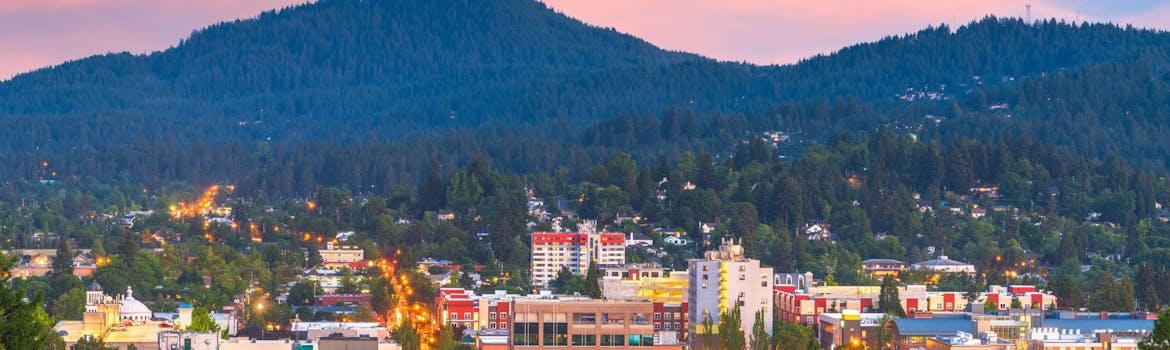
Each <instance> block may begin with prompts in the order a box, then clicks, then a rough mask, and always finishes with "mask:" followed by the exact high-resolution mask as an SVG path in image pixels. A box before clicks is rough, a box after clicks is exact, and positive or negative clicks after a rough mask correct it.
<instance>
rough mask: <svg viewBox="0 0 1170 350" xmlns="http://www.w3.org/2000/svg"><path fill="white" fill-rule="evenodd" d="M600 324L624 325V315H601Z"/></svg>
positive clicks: (612, 313)
mask: <svg viewBox="0 0 1170 350" xmlns="http://www.w3.org/2000/svg"><path fill="white" fill-rule="evenodd" d="M601 324H603V325H607V324H611V325H612V324H626V314H624V313H620V312H603V313H601Z"/></svg>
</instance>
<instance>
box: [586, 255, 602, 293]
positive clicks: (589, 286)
mask: <svg viewBox="0 0 1170 350" xmlns="http://www.w3.org/2000/svg"><path fill="white" fill-rule="evenodd" d="M600 280H601V276H600V272H599V271H598V269H597V262H596V261H592V262H590V263H589V271H588V273H586V274H585V293H584V294H585V295H588V296H590V297H592V298H594V299H600V298H601V282H600Z"/></svg>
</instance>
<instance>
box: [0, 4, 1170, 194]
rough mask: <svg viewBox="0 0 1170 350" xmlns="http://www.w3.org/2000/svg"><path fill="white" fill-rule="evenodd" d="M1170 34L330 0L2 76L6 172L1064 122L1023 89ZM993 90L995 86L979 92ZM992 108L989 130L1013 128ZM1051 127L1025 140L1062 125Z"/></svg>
mask: <svg viewBox="0 0 1170 350" xmlns="http://www.w3.org/2000/svg"><path fill="white" fill-rule="evenodd" d="M760 44H761V45H772V44H776V45H778V44H780V43H760ZM1167 50H1170V35H1167V34H1164V33H1160V32H1154V31H1148V30H1137V29H1133V28H1120V27H1116V26H1112V25H1102V24H1080V25H1074V24H1068V23H1063V22H1056V21H1041V22H1036V23H1033V24H1026V23H1024V22H1023V21H1021V20H1018V19H1000V18H992V17H989V18H986V19H984V20H981V21H978V22H973V23H971V24H968V25H965V26H962V27H960V28H957V29H953V28H949V27H946V26H940V27H937V28H927V29H924V30H922V31H920V32H918V33H914V34H908V35H904V36H897V37H889V38H886V39H883V40H880V41H878V42H874V43H865V44H858V45H855V46H851V47H848V48H844V49H842V50H840V51H838V52H836V53H834V54H831V55H826V56H819V57H814V58H810V59H807V60H804V61H802V62H800V63H798V64H794V65H788V66H767V67H763V66H754V65H748V64H740V63H730V62H716V61H713V60H709V59H705V58H702V57H699V56H696V55H692V54H687V53H677V52H666V51H663V50H660V49H658V48H655V47H654V46H652V45H650V44H648V43H646V42H644V41H641V40H639V39H637V38H634V37H631V36H628V35H624V34H621V33H618V32H615V31H613V30H611V29H604V28H597V27H592V26H589V25H586V24H583V23H581V22H579V21H576V20H574V19H571V18H568V17H566V16H563V15H561V14H558V13H556V12H554V11H552V10H550V9H548V8H546V7H544V6H543V5H542V4H539V3H536V2H530V1H523V0H509V1H491V2H476V1H462V0H450V1H434V2H402V1H356V0H325V1H319V2H315V3H313V4H307V5H302V6H297V7H292V8H288V9H283V10H280V11H272V12H267V13H264V14H262V15H260V16H259V17H257V18H255V19H249V20H240V21H235V22H230V23H223V24H218V25H214V26H212V27H209V28H206V29H203V30H199V31H196V32H195V33H193V34H192V36H191V37H190V38H189V39H187V40H184V41H183V42H182V43H181V44H179V45H177V46H176V47H173V48H170V49H167V50H165V51H160V52H156V53H152V54H149V55H130V54H125V53H122V54H110V55H104V56H97V57H92V58H88V59H84V60H79V61H75V62H69V63H66V64H63V65H61V66H57V67H52V68H46V69H42V70H39V71H36V72H32V73H29V74H24V75H20V76H17V77H15V78H13V79H11V80H9V81H6V82H3V83H0V118H3V119H4V120H5V121H6V123H5V127H4V128H0V140H2V141H0V150H3V151H5V152H6V153H7V154H8V155H7V156H8V157H10V158H13V159H29V160H32V162H31V163H27V164H23V165H19V166H15V167H13V168H12V169H14V170H17V171H15V172H11V171H6V172H3V173H0V177H3V178H10V179H32V178H33V176H31V175H30V174H31V172H33V171H34V170H33V169H34V168H36V167H37V166H38V165H39V163H41V160H42V159H40V158H45V157H52V158H55V159H58V160H60V161H58V162H56V164H64V163H69V164H72V165H71V166H79V165H78V164H77V163H85V162H97V160H96V159H93V158H92V157H91V156H89V155H93V154H100V153H107V152H115V153H117V152H121V151H122V150H129V149H139V150H140V151H142V152H145V153H141V154H140V155H141V156H142V157H146V158H152V157H159V156H161V155H163V154H174V152H175V151H177V150H181V149H183V148H187V147H194V148H200V147H209V148H216V149H222V148H232V147H239V148H242V149H243V150H247V151H249V152H256V153H263V152H264V151H265V150H270V149H295V148H298V147H303V145H304V144H302V142H304V141H309V142H321V143H324V144H330V143H332V142H336V143H337V144H338V145H339V146H341V147H350V146H353V147H359V148H360V147H366V146H367V145H370V144H371V142H375V141H376V142H377V143H381V144H388V145H402V144H403V143H404V142H408V143H411V144H412V145H419V144H422V145H426V146H428V147H438V145H439V144H442V143H444V142H446V141H444V140H449V139H450V138H452V137H458V138H474V139H480V138H493V137H497V136H499V135H500V134H501V133H505V134H508V136H511V137H526V138H541V139H542V138H550V137H556V138H570V139H575V138H578V137H579V136H580V134H578V132H579V131H580V130H583V129H585V128H587V127H589V126H591V125H594V124H595V123H596V122H598V121H603V120H608V119H613V118H620V116H621V115H657V114H659V113H660V112H662V111H664V110H667V109H670V108H674V107H678V108H683V109H684V110H689V111H693V112H694V113H696V115H697V116H698V118H699V119H701V120H704V122H706V121H705V120H706V119H707V118H708V117H710V116H716V115H735V114H743V115H747V116H748V117H747V118H756V119H768V120H776V121H777V122H775V123H773V124H778V126H780V127H782V128H785V129H789V130H800V131H802V132H806V133H811V134H816V135H817V137H822V138H829V137H832V136H834V135H836V134H838V133H846V132H855V131H870V130H873V128H874V127H876V126H878V125H883V124H893V123H903V124H917V123H918V122H920V121H921V120H922V117H923V116H924V115H925V114H933V115H939V116H942V117H946V118H950V119H959V118H957V117H959V116H980V115H984V114H989V113H983V112H986V108H983V107H986V106H985V105H987V104H995V103H997V102H999V100H1003V99H1004V98H1000V97H1002V96H1005V95H1012V96H1010V98H1007V99H1008V101H1005V102H1008V103H1009V108H1013V109H1014V108H1017V107H1018V108H1031V111H1033V113H1031V114H1032V115H1037V114H1039V115H1041V117H1043V118H1046V119H1047V120H1052V121H1054V122H1055V123H1065V122H1066V121H1065V120H1066V119H1067V118H1071V117H1074V116H1075V113H1071V112H1070V113H1064V114H1062V113H1059V111H1048V110H1039V109H1035V108H1033V107H1037V106H1032V105H1030V104H1027V103H1024V104H1020V103H1018V100H1019V96H1021V95H1024V94H1019V93H1015V92H1014V91H1015V90H1014V89H1019V88H1023V87H1024V85H1022V84H1021V83H1020V82H1021V81H1030V82H1031V84H1046V83H1045V82H1046V81H1049V80H1046V79H1044V78H1042V77H1045V76H1051V75H1053V74H1060V75H1066V76H1076V75H1078V74H1081V72H1080V71H1081V70H1082V69H1085V67H1095V68H1090V70H1091V69H1098V70H1099V69H1101V68H1099V67H1102V65H1105V66H1107V65H1109V64H1113V65H1115V66H1117V67H1123V68H1124V69H1131V68H1130V67H1132V66H1133V65H1134V64H1133V63H1134V62H1147V63H1148V64H1146V65H1143V66H1142V67H1146V69H1145V72H1146V73H1148V75H1147V76H1145V77H1149V78H1151V79H1153V80H1154V82H1151V79H1144V78H1140V79H1139V78H1138V77H1136V76H1134V75H1125V76H1123V77H1111V79H1113V80H1114V83H1115V84H1123V85H1126V87H1130V88H1129V89H1126V90H1123V91H1134V92H1135V93H1139V92H1142V91H1149V90H1148V89H1157V86H1150V84H1161V83H1160V81H1163V80H1164V79H1165V76H1164V74H1163V73H1160V72H1164V71H1165V69H1164V67H1163V65H1164V64H1165V63H1163V62H1165V60H1164V59H1162V58H1164V57H1166V56H1167V55H1166V51H1167ZM1084 74H1090V73H1084ZM1135 79H1136V80H1135ZM1045 93H1047V94H1066V95H1063V96H1044V97H1041V96H1035V99H1031V100H1028V101H1033V103H1037V102H1039V101H1041V99H1043V98H1048V97H1056V98H1063V101H1069V103H1071V105H1070V106H1077V107H1078V108H1081V107H1084V106H1089V107H1091V108H1097V107H1098V106H1102V105H1101V104H1083V103H1079V102H1076V101H1081V100H1082V98H1084V97H1085V96H1082V95H1068V94H1072V93H1077V91H1071V90H1061V91H1047V92H1045ZM975 94H978V95H979V96H985V97H981V98H980V99H976V101H988V102H986V103H983V102H971V103H968V102H967V101H968V100H972V99H973V97H972V96H974V95H975ZM1024 96H1026V95H1024ZM956 101H957V102H959V104H960V105H959V108H954V106H953V105H952V102H956ZM981 103H983V104H981ZM838 106H842V108H841V109H831V108H830V107H833V108H836V107H838ZM794 108H795V109H794ZM981 108H982V109H981ZM1102 108H1103V107H1102ZM1064 109H1065V110H1068V108H1064ZM1082 109H1083V108H1082ZM1113 110H1117V109H1116V108H1111V109H1110V111H1113ZM1143 111H1146V112H1149V113H1148V114H1145V115H1143V114H1134V115H1133V116H1132V119H1133V120H1134V122H1135V123H1136V124H1135V125H1143V123H1147V122H1151V123H1152V122H1156V121H1157V119H1155V117H1154V116H1153V114H1152V113H1156V110H1155V109H1144V110H1143ZM1049 112H1052V113H1049ZM1100 112H1101V113H1094V114H1092V115H1097V116H1099V117H1098V118H1095V119H1092V120H1088V121H1091V122H1092V123H1093V124H1091V125H1089V127H1088V128H1087V129H1094V128H1096V129H1102V128H1108V127H1110V126H1111V124H1112V121H1113V120H1114V119H1112V118H1114V117H1115V115H1114V114H1112V113H1111V112H1109V111H1105V110H1100ZM956 113H959V114H956ZM1016 114H1017V115H1022V114H1021V113H1016ZM992 120H993V121H992V122H991V124H992V125H986V123H983V124H984V125H981V127H980V128H978V129H979V130H996V129H997V127H998V125H1001V124H1002V125H1011V123H1000V122H994V119H992ZM980 123H982V122H980ZM955 124H956V125H963V127H961V128H960V127H956V128H954V129H947V128H943V129H942V130H943V131H944V132H945V131H946V130H955V131H956V133H959V134H966V133H967V132H970V131H972V130H973V129H972V128H970V127H969V125H970V124H960V123H955ZM1163 124H1164V123H1163ZM1042 126H1043V125H1039V126H1037V127H1035V128H1024V129H1023V130H1027V131H1025V132H1024V133H1023V134H1019V133H1017V134H1016V135H1014V136H1018V137H1040V138H1044V137H1046V135H1044V134H1042V132H1043V131H1042V130H1041V129H1043V128H1042ZM1004 128H1007V127H1004ZM174 130H182V132H174ZM1001 134H1002V133H993V134H990V132H989V135H981V137H982V136H987V137H999V136H1002V135H1001ZM454 135H458V136H454ZM1075 136H1077V137H1081V138H1089V139H1072V140H1068V141H1069V145H1070V146H1071V147H1077V145H1086V144H1102V142H1099V141H1102V140H1098V139H1096V138H1097V137H1099V136H1100V135H1096V134H1094V135H1075ZM1101 137H1103V136H1101ZM497 138H498V137H497ZM1053 138H1054V139H1055V137H1053ZM538 142H539V141H538ZM640 142H642V141H640ZM686 143H687V144H690V145H692V146H694V145H696V143H695V142H686ZM225 144H230V145H233V146H224V145H225ZM485 147H488V146H485ZM490 147H495V148H499V147H509V146H500V145H491V146H490ZM160 149H171V150H168V153H162V151H158V150H160ZM691 149H694V148H691ZM1166 149H1170V147H1166V146H1165V145H1160V144H1158V143H1156V142H1155V143H1153V144H1151V145H1147V146H1143V147H1129V146H1128V145H1127V144H1122V145H1118V146H1117V147H1111V148H1109V149H1100V148H1098V149H1093V150H1084V151H1091V152H1092V153H1090V154H1091V155H1092V156H1102V155H1104V154H1113V153H1119V155H1121V156H1123V157H1125V158H1130V159H1145V158H1157V157H1160V156H1161V155H1162V154H1165V150H1166ZM1077 150H1078V151H1082V149H1077ZM37 151H39V152H40V153H37ZM224 152H227V151H224ZM1107 152H1113V153H1107ZM444 153H445V154H446V155H447V156H452V155H454V156H457V157H456V158H457V159H463V160H466V159H468V158H469V157H470V155H471V154H467V153H453V152H444ZM676 155H677V152H676ZM224 156H228V155H227V154H225V155H224ZM75 157H79V158H75ZM136 158H140V157H136ZM213 158H214V157H213ZM439 158H440V160H441V161H443V162H449V163H454V162H455V160H447V158H446V157H443V156H439ZM425 161H426V159H423V160H418V159H415V160H414V163H415V164H417V163H419V162H425ZM519 165H521V166H527V165H528V164H519ZM532 165H533V166H532V167H533V168H537V169H547V168H548V167H542V166H540V165H541V164H532ZM21 169H23V171H20V170H21ZM396 171H397V170H396ZM63 174H68V175H80V174H77V173H63ZM91 174H93V175H99V176H107V177H108V176H110V175H111V174H94V173H91ZM413 175H416V174H412V176H413ZM412 176H396V177H398V178H402V177H412ZM232 178H233V179H234V178H236V177H234V176H233V177H232ZM202 181H207V179H203V180H202Z"/></svg>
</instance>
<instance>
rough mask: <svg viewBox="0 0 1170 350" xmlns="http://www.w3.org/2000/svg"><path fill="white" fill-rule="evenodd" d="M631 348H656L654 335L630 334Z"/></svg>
mask: <svg viewBox="0 0 1170 350" xmlns="http://www.w3.org/2000/svg"><path fill="white" fill-rule="evenodd" d="M630 346H654V335H653V334H630Z"/></svg>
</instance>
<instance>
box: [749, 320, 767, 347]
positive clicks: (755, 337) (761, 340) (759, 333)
mask: <svg viewBox="0 0 1170 350" xmlns="http://www.w3.org/2000/svg"><path fill="white" fill-rule="evenodd" d="M769 331H771V330H770V329H767V325H766V324H765V323H764V312H763V310H760V311H756V321H755V323H752V335H751V343H750V344H751V349H772V336H771V335H769V334H768V332H769Z"/></svg>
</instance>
